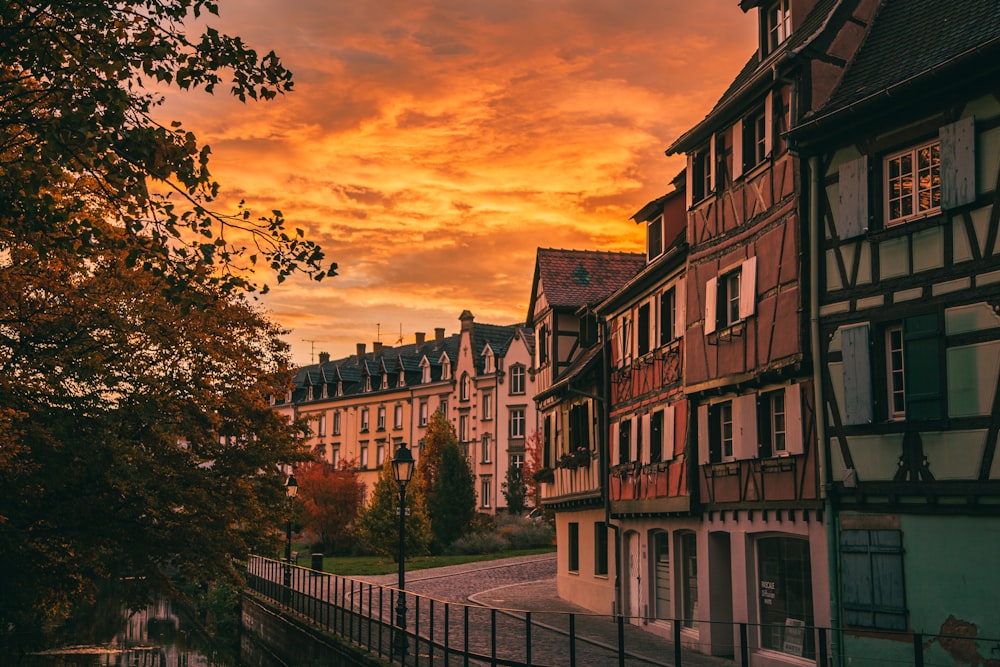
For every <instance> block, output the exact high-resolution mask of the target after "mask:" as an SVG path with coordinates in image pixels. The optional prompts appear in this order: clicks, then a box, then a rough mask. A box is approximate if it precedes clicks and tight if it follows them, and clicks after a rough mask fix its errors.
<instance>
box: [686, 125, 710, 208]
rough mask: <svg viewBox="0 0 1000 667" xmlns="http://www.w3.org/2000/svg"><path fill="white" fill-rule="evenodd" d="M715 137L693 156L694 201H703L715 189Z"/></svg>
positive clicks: (692, 188)
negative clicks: (713, 148) (708, 144)
mask: <svg viewBox="0 0 1000 667" xmlns="http://www.w3.org/2000/svg"><path fill="white" fill-rule="evenodd" d="M714 141H715V139H714V137H713V139H712V144H711V145H710V146H706V147H704V148H702V149H701V150H700V151H697V152H696V153H694V154H693V155H692V156H691V188H690V190H691V200H692V201H693V202H698V201H701V200H702V199H705V198H706V197H708V196H709V195H710V194H712V191H713V190H715V174H714V171H713V164H712V162H713V161H714V159H713V155H714V153H715V151H714V150H712V146H714Z"/></svg>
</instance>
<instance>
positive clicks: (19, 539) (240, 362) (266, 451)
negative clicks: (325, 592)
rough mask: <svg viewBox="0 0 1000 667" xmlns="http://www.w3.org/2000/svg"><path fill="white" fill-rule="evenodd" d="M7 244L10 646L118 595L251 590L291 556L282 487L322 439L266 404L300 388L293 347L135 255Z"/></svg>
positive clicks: (241, 308)
mask: <svg viewBox="0 0 1000 667" xmlns="http://www.w3.org/2000/svg"><path fill="white" fill-rule="evenodd" d="M40 233H41V232H39V234H40ZM5 241H6V243H5V245H4V248H5V256H4V258H3V260H2V262H0V406H4V407H3V410H2V411H0V420H2V422H3V423H2V428H0V433H2V435H0V438H2V439H3V443H2V444H3V448H2V451H3V453H2V455H0V456H2V457H3V465H2V466H0V488H3V489H4V490H5V491H4V493H3V494H0V570H2V571H3V572H4V576H3V577H0V628H2V630H0V633H6V632H9V631H13V632H15V633H19V634H20V633H26V632H29V631H32V630H36V629H38V628H40V627H42V626H46V625H50V624H52V623H54V622H56V621H58V620H60V619H61V618H63V617H65V615H66V614H67V613H68V612H69V611H70V610H71V609H72V607H73V605H74V604H89V602H90V601H91V600H92V599H93V596H94V594H95V592H96V591H97V589H98V588H99V587H100V586H101V585H102V583H103V582H110V581H116V582H127V585H128V586H129V589H128V590H126V591H125V596H126V600H127V601H129V602H131V603H135V604H140V603H142V602H144V601H145V600H147V599H148V597H149V596H151V595H157V594H168V595H169V594H173V593H176V591H177V587H176V585H175V580H176V578H177V577H180V578H183V579H184V580H186V581H188V582H190V583H195V584H198V583H207V582H222V581H227V580H228V581H231V582H236V581H238V580H239V573H238V572H237V571H236V570H235V566H234V565H233V560H232V559H233V558H244V557H246V555H247V554H248V553H250V552H251V551H252V550H264V549H269V550H272V549H273V548H276V546H277V535H276V534H275V532H274V530H273V527H274V526H275V525H276V524H278V523H279V521H278V517H279V516H281V510H282V509H283V508H284V507H285V503H286V500H285V493H284V489H283V483H284V476H283V475H282V474H281V472H280V469H281V468H282V467H283V466H286V465H292V464H295V463H297V462H300V461H303V460H305V459H306V457H307V454H306V452H305V450H304V447H303V446H302V441H303V440H302V439H303V437H304V433H305V427H304V426H303V425H302V424H301V423H289V422H288V421H287V420H286V419H285V418H284V417H282V416H280V415H279V414H277V413H276V412H275V411H274V410H273V409H271V408H270V406H269V405H268V403H267V400H266V397H267V396H268V395H269V394H283V393H284V391H285V390H286V388H287V387H288V386H290V384H291V374H290V372H289V370H288V367H287V362H288V359H287V346H286V345H285V344H284V343H283V342H282V341H281V340H280V338H279V335H280V334H281V331H280V330H279V329H278V328H277V327H275V326H274V325H273V324H272V323H270V322H269V321H268V320H267V319H266V318H265V317H263V316H262V315H261V314H260V312H259V311H258V310H257V308H256V307H254V306H252V305H250V304H249V303H248V302H247V300H246V299H244V298H241V297H240V296H238V295H225V294H222V293H220V292H219V291H218V290H217V289H211V288H203V289H202V290H200V291H192V295H191V297H190V298H189V299H188V300H187V301H186V302H184V303H180V302H178V301H175V300H172V299H171V298H169V297H168V296H167V293H166V292H165V290H164V282H165V278H163V277H158V276H155V275H154V274H152V273H150V272H145V271H142V270H141V269H139V268H137V267H134V266H130V265H129V262H128V261H127V253H128V251H127V250H126V249H125V248H121V249H120V250H118V251H106V252H104V253H102V254H100V255H94V254H91V255H90V256H89V257H87V258H83V257H81V256H80V255H78V254H77V253H75V252H73V251H70V250H61V249H48V250H47V251H46V252H44V253H43V252H40V251H39V249H38V248H39V246H40V243H39V242H37V241H38V239H37V238H35V236H31V235H29V236H27V237H25V238H24V239H22V240H21V241H20V242H15V241H13V240H11V239H5ZM123 585H124V584H123ZM0 639H2V637H0Z"/></svg>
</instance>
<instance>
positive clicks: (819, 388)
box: [809, 155, 841, 666]
mask: <svg viewBox="0 0 1000 667" xmlns="http://www.w3.org/2000/svg"><path fill="white" fill-rule="evenodd" d="M809 177H810V184H809V302H810V303H809V339H810V341H809V342H810V347H812V357H813V398H814V400H815V403H816V408H815V412H816V462H817V466H818V468H819V470H818V472H819V484H820V486H819V492H820V497H821V498H822V499H823V514H824V515H825V517H824V518H825V519H826V559H827V569H828V570H829V574H830V577H829V579H830V626H831V629H830V660H831V664H833V665H836V666H839V665H840V664H841V662H840V563H839V560H838V549H837V526H836V524H837V517H836V515H835V514H834V511H833V502H832V500H831V499H830V494H829V493H828V491H827V490H828V488H829V484H830V480H829V476H830V467H829V466H828V465H827V455H828V452H827V447H826V407H825V404H824V402H823V401H824V398H823V373H822V369H821V366H820V359H821V355H820V335H819V267H820V238H821V236H820V235H821V234H822V232H823V230H822V226H821V225H820V223H819V220H820V210H819V192H820V190H819V189H820V187H821V186H822V183H823V179H822V175H821V174H820V173H819V158H818V157H817V156H815V155H813V156H811V157H810V158H809Z"/></svg>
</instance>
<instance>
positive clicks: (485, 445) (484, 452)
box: [479, 433, 491, 463]
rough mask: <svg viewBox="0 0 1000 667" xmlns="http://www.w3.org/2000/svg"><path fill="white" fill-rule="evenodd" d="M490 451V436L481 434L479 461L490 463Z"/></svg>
mask: <svg viewBox="0 0 1000 667" xmlns="http://www.w3.org/2000/svg"><path fill="white" fill-rule="evenodd" d="M490 449H491V447H490V434H489V433H483V441H482V447H481V449H480V452H479V454H480V460H481V461H482V462H483V463H489V462H490Z"/></svg>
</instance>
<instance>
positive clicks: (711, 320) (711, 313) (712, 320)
mask: <svg viewBox="0 0 1000 667" xmlns="http://www.w3.org/2000/svg"><path fill="white" fill-rule="evenodd" d="M718 298H719V279H718V278H717V277H712V278H709V279H708V282H707V283H705V333H706V334H710V333H712V332H713V331H715V324H716V322H717V321H718V318H717V317H716V314H715V302H716V300H717V299H718Z"/></svg>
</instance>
